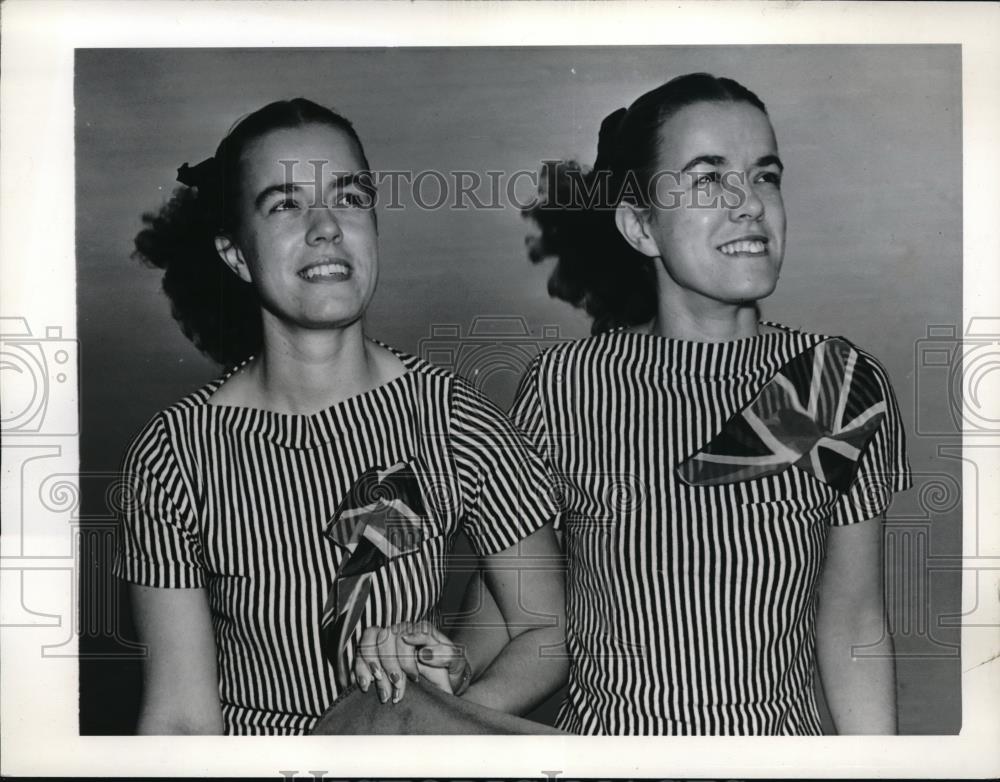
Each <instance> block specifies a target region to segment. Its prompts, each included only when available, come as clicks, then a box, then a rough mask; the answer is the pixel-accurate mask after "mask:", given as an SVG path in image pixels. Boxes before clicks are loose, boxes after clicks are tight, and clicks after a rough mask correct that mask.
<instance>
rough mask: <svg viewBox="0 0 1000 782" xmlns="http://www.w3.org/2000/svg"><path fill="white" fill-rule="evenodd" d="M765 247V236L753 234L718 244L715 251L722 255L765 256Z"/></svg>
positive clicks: (766, 242) (766, 241) (766, 240)
mask: <svg viewBox="0 0 1000 782" xmlns="http://www.w3.org/2000/svg"><path fill="white" fill-rule="evenodd" d="M767 245H768V239H767V237H766V236H761V235H759V234H754V235H751V236H742V237H740V238H739V239H733V240H731V241H728V242H726V243H725V244H720V245H719V246H718V247H717V248H716V249H717V250H718V251H719V252H721V253H722V254H723V255H734V256H735V255H766V254H767Z"/></svg>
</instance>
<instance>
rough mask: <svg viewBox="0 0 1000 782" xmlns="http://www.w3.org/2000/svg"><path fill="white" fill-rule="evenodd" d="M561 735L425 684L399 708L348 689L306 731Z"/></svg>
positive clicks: (411, 688)
mask: <svg viewBox="0 0 1000 782" xmlns="http://www.w3.org/2000/svg"><path fill="white" fill-rule="evenodd" d="M379 734H382V735H386V734H390V735H422V736H442V735H472V734H481V735H505V736H509V735H543V736H550V735H551V736H560V735H566V734H564V733H563V732H562V731H560V730H556V729H555V728H550V727H549V726H548V725H542V724H541V723H539V722H532V721H531V720H526V719H522V718H521V717H515V716H514V715H513V714H505V713H504V712H502V711H496V710H495V709H488V708H486V707H485V706H480V705H479V704H476V703H472V702H470V701H466V700H463V699H462V698H456V697H455V696H454V695H449V694H448V693H446V692H443V691H441V690H438V689H436V688H434V687H432V686H431V685H429V684H424V683H423V682H422V681H421V682H419V683H410V684H408V685H407V687H406V694H405V695H404V697H403V700H401V701H400V702H399V703H395V704H393V703H381V702H380V701H379V700H378V697H377V696H376V694H375V691H374V688H372V689H371V690H369V691H368V692H367V693H364V692H361V690H359V689H357V688H351V689H350V690H348V691H346V692H345V693H344V694H343V696H341V697H340V698H339V699H338V700H337V702H336V703H334V704H333V706H332V707H331V708H330V709H329V711H327V712H326V714H324V715H323V717H322V718H321V719H320V721H319V722H318V723H317V725H316V727H315V728H314V729H313V731H312V735H314V736H325V735H355V736H357V735H361V736H367V735H379Z"/></svg>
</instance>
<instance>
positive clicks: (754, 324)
mask: <svg viewBox="0 0 1000 782" xmlns="http://www.w3.org/2000/svg"><path fill="white" fill-rule="evenodd" d="M683 293H684V295H678V289H676V288H669V289H667V290H666V291H664V289H663V286H660V294H659V297H658V303H657V313H656V320H654V321H653V323H652V324H651V325H650V327H649V331H650V333H652V334H657V335H659V336H661V337H668V338H670V339H683V340H691V341H694V342H730V341H732V340H736V339H746V338H748V337H756V336H757V335H758V334H759V333H760V327H759V320H760V310H759V308H758V306H757V302H755V301H751V302H745V303H738V304H724V303H721V302H717V301H711V300H707V299H696V298H695V297H692V296H691V295H690V292H689V291H684V292H683ZM671 294H674V295H671Z"/></svg>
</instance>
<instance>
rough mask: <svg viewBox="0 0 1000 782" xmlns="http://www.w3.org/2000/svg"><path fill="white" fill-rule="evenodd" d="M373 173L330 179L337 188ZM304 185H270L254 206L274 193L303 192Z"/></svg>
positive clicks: (290, 183)
mask: <svg viewBox="0 0 1000 782" xmlns="http://www.w3.org/2000/svg"><path fill="white" fill-rule="evenodd" d="M369 176H371V174H370V173H369V172H367V171H360V172H354V173H351V174H343V175H341V176H334V177H331V179H330V184H331V185H333V186H334V187H335V188H344V187H350V186H351V185H354V184H357V183H358V181H359V180H361V179H364V178H365V177H369ZM308 184H310V185H314V184H316V183H315V182H309V183H308ZM302 189H303V188H302V185H301V184H299V183H297V182H282V183H280V184H277V185H268V186H267V187H265V188H264V189H263V190H261V191H260V192H259V193H258V194H257V197H256V198H255V199H254V201H253V204H254V207H255V208H257V209H260V208H261V206H263V205H264V202H265V201H267V200H268V199H269V198H271V196H274V195H285V196H287V195H290V194H292V193H301V192H302Z"/></svg>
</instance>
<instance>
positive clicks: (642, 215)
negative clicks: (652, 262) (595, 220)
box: [615, 201, 660, 258]
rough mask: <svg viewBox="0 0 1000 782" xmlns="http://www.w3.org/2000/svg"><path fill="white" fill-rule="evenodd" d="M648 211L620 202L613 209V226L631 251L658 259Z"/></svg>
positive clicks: (658, 253) (657, 250) (658, 252)
mask: <svg viewBox="0 0 1000 782" xmlns="http://www.w3.org/2000/svg"><path fill="white" fill-rule="evenodd" d="M649 215H650V212H649V209H645V208H643V207H641V206H636V205H635V204H630V203H627V202H625V201H622V202H621V203H619V204H618V206H616V207H615V225H617V226H618V231H619V233H621V235H622V236H624V237H625V241H626V242H628V243H629V245H631V246H632V249H634V250H637V251H638V252H641V253H642V254H643V255H645V256H647V257H648V258H658V257H659V255H660V250H659V248H658V247H657V246H656V242H654V241H653V236H652V234H651V233H650V230H649Z"/></svg>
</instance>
